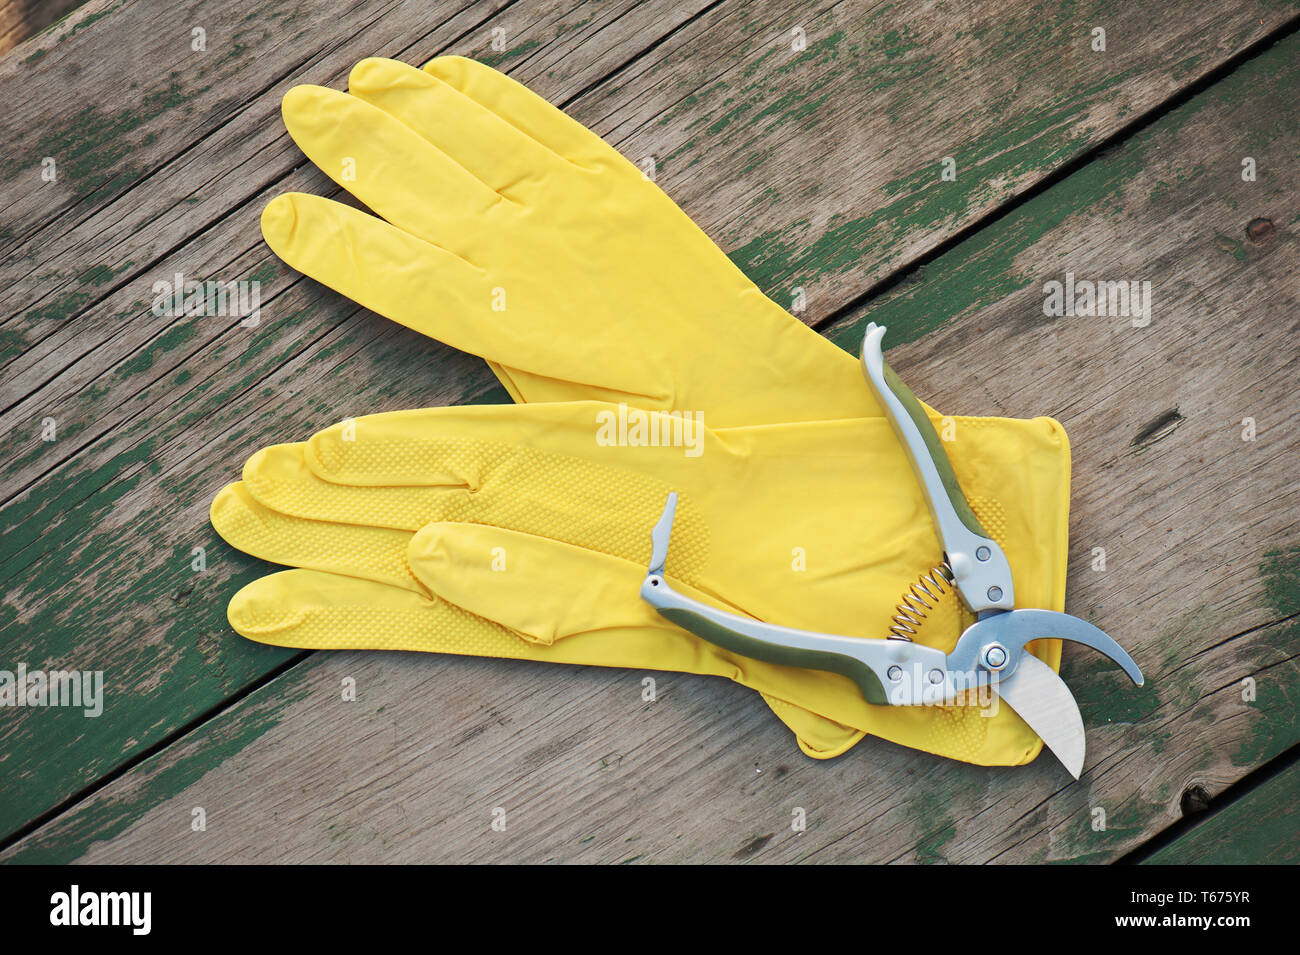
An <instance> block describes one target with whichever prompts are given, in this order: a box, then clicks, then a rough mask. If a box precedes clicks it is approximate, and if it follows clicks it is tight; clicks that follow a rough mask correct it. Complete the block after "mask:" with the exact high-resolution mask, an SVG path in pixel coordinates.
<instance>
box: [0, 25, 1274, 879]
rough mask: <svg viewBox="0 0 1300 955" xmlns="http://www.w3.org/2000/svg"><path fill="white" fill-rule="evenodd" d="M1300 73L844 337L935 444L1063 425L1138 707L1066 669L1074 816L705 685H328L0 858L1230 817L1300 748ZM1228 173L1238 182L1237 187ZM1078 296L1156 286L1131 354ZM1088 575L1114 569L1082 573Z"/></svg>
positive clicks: (1075, 589)
mask: <svg viewBox="0 0 1300 955" xmlns="http://www.w3.org/2000/svg"><path fill="white" fill-rule="evenodd" d="M1298 49H1300V43H1298V42H1297V40H1296V39H1295V38H1294V37H1293V38H1291V39H1288V40H1287V41H1286V42H1285V43H1284V44H1282V45H1279V46H1278V47H1276V48H1274V49H1273V50H1271V51H1269V52H1267V53H1266V54H1264V55H1261V56H1260V57H1258V58H1256V59H1255V60H1253V61H1252V62H1250V63H1249V64H1248V65H1247V66H1245V67H1243V68H1241V69H1240V70H1238V71H1237V72H1235V73H1234V74H1233V75H1232V76H1230V77H1229V78H1228V79H1226V80H1224V81H1223V82H1221V83H1219V84H1217V85H1216V86H1214V87H1213V88H1212V89H1211V90H1210V91H1208V92H1207V93H1205V94H1202V95H1200V96H1197V97H1195V98H1194V99H1192V100H1191V101H1189V102H1188V103H1187V104H1185V105H1184V106H1182V107H1180V108H1179V109H1177V110H1176V111H1174V112H1173V113H1171V114H1170V115H1169V116H1167V117H1165V118H1164V119H1162V120H1161V121H1160V122H1159V123H1157V124H1155V125H1154V126H1152V127H1151V128H1150V129H1149V130H1146V131H1145V132H1143V133H1142V134H1141V135H1139V136H1137V137H1135V138H1133V139H1132V140H1131V141H1129V142H1127V143H1125V144H1124V145H1123V146H1122V147H1121V148H1117V149H1116V150H1115V151H1113V152H1111V153H1109V154H1107V155H1106V156H1104V157H1102V158H1100V159H1098V160H1097V161H1096V162H1094V163H1091V164H1089V165H1088V166H1086V167H1085V168H1083V169H1082V170H1080V171H1078V172H1076V173H1074V174H1073V175H1071V176H1070V177H1069V178H1067V179H1066V180H1064V181H1062V182H1061V183H1059V184H1057V185H1055V186H1053V187H1052V188H1051V189H1048V190H1046V191H1045V192H1044V193H1043V194H1042V195H1040V196H1037V197H1036V198H1034V199H1033V200H1031V201H1029V202H1028V203H1026V204H1025V205H1024V206H1022V207H1021V208H1019V209H1017V210H1016V211H1015V212H1014V213H1012V214H1010V215H1008V216H1006V217H1004V218H1003V219H1000V220H999V221H997V222H996V223H993V224H992V225H990V226H989V227H988V228H986V229H984V230H982V231H980V232H979V233H978V234H976V235H975V236H973V237H972V238H970V239H968V240H966V241H964V242H962V243H960V244H959V245H957V246H955V247H954V248H953V249H952V250H950V251H949V252H948V253H946V254H945V255H943V256H941V257H940V258H938V259H937V260H936V261H934V262H933V263H931V265H930V266H929V267H928V268H927V269H926V271H925V273H924V275H923V276H920V277H918V279H917V280H916V281H914V282H911V283H909V284H906V285H903V286H901V287H899V288H898V289H896V290H895V291H894V292H893V293H892V294H890V295H888V296H886V297H883V298H881V299H879V300H876V301H874V302H872V303H871V304H870V306H869V308H868V309H867V310H866V311H865V312H864V313H863V314H858V315H854V316H852V317H851V318H850V319H848V320H846V321H845V322H844V323H843V324H842V325H841V326H839V327H837V328H836V329H835V330H834V331H835V334H836V335H837V337H839V338H840V339H842V340H844V341H845V342H850V341H852V340H854V339H855V338H856V337H857V336H858V335H859V334H860V326H861V324H862V323H863V322H865V321H866V320H867V318H872V319H874V320H876V321H883V322H885V323H886V324H889V325H890V327H891V328H897V329H900V330H903V331H905V332H906V335H905V336H904V337H907V336H912V335H917V334H920V333H921V332H924V331H925V330H926V329H934V330H935V332H934V334H930V335H928V336H926V337H924V338H920V339H918V340H915V341H913V342H912V343H911V344H908V345H905V346H903V347H900V348H897V349H895V350H894V351H892V352H891V362H892V363H893V364H894V365H895V367H897V368H899V369H900V373H903V374H904V375H905V377H906V378H907V380H908V381H909V383H912V384H914V387H916V389H917V391H918V393H920V394H922V395H924V396H926V397H927V398H928V399H931V400H933V402H934V403H935V404H936V406H938V407H940V408H942V409H944V410H948V411H951V412H953V413H962V412H964V413H975V412H981V413H987V412H998V413H1006V414H1015V415H1029V414H1036V413H1050V414H1053V415H1055V416H1056V417H1058V418H1059V419H1060V420H1062V421H1063V423H1064V424H1065V425H1066V427H1067V429H1068V430H1069V432H1070V434H1071V436H1072V440H1073V445H1074V449H1075V461H1074V473H1075V492H1074V497H1075V512H1074V521H1073V530H1074V539H1073V545H1072V552H1071V553H1072V561H1071V572H1072V573H1071V588H1072V590H1071V599H1070V604H1069V608H1068V609H1070V610H1071V611H1072V612H1074V613H1077V614H1080V615H1081V616H1084V617H1086V618H1089V619H1092V620H1093V621H1094V622H1096V623H1097V624H1098V625H1099V626H1102V627H1104V628H1106V629H1107V630H1109V631H1110V632H1112V633H1114V634H1115V635H1116V636H1117V637H1118V638H1119V639H1120V640H1121V641H1122V642H1123V643H1125V645H1126V646H1128V647H1130V648H1131V649H1132V650H1133V651H1134V654H1135V656H1136V657H1137V658H1138V660H1139V662H1140V663H1141V664H1142V666H1143V668H1144V670H1146V672H1147V674H1148V678H1149V684H1148V688H1147V689H1146V690H1144V691H1135V690H1131V689H1130V688H1127V687H1124V686H1122V680H1123V678H1122V676H1120V675H1119V674H1118V672H1117V671H1115V670H1113V668H1111V667H1110V666H1109V665H1104V664H1101V663H1100V662H1099V661H1098V660H1097V659H1096V658H1095V657H1091V656H1089V655H1088V653H1087V652H1086V651H1078V650H1067V656H1066V664H1065V668H1064V671H1063V673H1064V676H1065V679H1066V680H1067V682H1068V683H1069V684H1070V686H1071V688H1072V689H1073V691H1074V692H1075V694H1076V696H1077V697H1078V699H1079V701H1080V704H1081V707H1082V709H1083V712H1084V718H1085V722H1086V723H1087V725H1088V726H1089V746H1090V757H1089V764H1088V770H1087V773H1086V775H1085V779H1084V782H1083V783H1082V784H1081V785H1068V786H1067V785H1064V784H1063V781H1062V774H1061V772H1060V770H1059V768H1058V767H1056V766H1055V764H1053V763H1052V762H1051V761H1050V760H1049V759H1042V760H1039V761H1038V762H1037V763H1035V764H1034V765H1033V766H1030V767H1026V768H1021V769H1004V770H990V769H981V768H977V767H970V766H963V765H959V764H954V763H949V762H944V761H941V760H937V759H934V758H930V757H926V756H924V755H923V754H918V753H914V752H909V751H903V750H901V749H898V748H896V747H892V746H889V745H887V744H883V743H879V742H875V741H866V742H864V743H863V744H861V745H860V746H858V747H857V748H855V750H854V751H853V752H851V753H850V754H848V755H847V756H845V757H843V758H841V759H839V760H836V761H833V762H831V763H814V762H812V761H810V760H807V759H804V758H803V757H800V756H798V755H797V754H796V753H795V752H794V750H793V747H792V744H791V742H790V740H789V738H788V735H787V734H786V733H785V732H784V730H783V729H781V728H780V727H779V726H777V725H776V724H775V721H773V720H772V719H771V718H770V716H767V715H766V714H765V713H764V711H763V710H762V707H761V706H760V705H759V704H758V703H757V702H756V701H754V700H753V698H752V696H751V695H749V694H747V693H744V692H742V691H740V690H739V689H737V688H735V687H732V686H729V685H726V684H722V683H720V682H719V681H706V680H701V679H694V678H688V677H677V676H671V675H662V676H659V677H658V679H659V682H660V693H659V701H658V702H657V703H655V704H652V705H650V704H644V703H642V702H641V699H640V679H641V677H642V674H639V673H615V672H606V671H594V670H577V669H572V668H546V667H542V666H534V665H528V664H522V663H501V662H497V661H476V660H455V659H442V658H418V657H410V656H402V655H387V654H370V655H359V654H330V655H316V656H314V657H313V658H311V660H310V661H309V662H307V663H306V664H304V665H302V666H300V667H297V668H295V669H294V670H293V671H291V672H290V673H288V674H286V675H284V676H281V677H279V678H277V679H276V680H274V681H272V682H271V683H269V684H268V685H267V686H265V687H263V688H261V689H259V690H257V691H255V692H253V693H252V694H250V695H249V697H248V698H247V699H245V700H243V701H241V702H240V703H239V704H238V705H236V706H234V707H231V708H230V709H229V710H227V711H226V712H223V713H222V714H221V715H219V716H218V717H216V718H215V719H213V720H211V721H209V722H208V723H206V724H204V725H203V727H201V728H200V730H199V731H197V732H195V733H193V734H190V735H189V736H187V737H186V738H185V739H184V740H183V741H182V742H181V743H180V744H178V745H176V746H172V747H170V748H168V749H167V750H165V751H163V752H161V753H159V754H157V755H156V756H154V757H153V758H151V759H149V760H147V761H146V762H144V763H142V764H141V765H139V766H137V767H135V768H133V769H132V770H130V771H129V772H128V773H126V774H125V775H124V776H123V777H122V778H120V779H118V780H116V781H114V782H112V783H110V784H109V785H107V786H105V787H104V788H103V789H102V790H101V791H99V792H97V793H95V794H94V795H93V796H91V797H90V798H88V799H86V800H84V801H82V802H81V803H80V804H78V805H77V806H76V807H75V808H74V809H72V810H71V811H69V812H67V813H65V814H63V815H61V816H60V817H59V818H57V819H55V820H54V821H52V822H50V823H49V824H48V825H46V826H44V827H42V828H41V829H40V830H38V831H37V832H35V833H33V834H32V835H30V836H29V837H27V838H25V839H23V840H22V841H21V842H19V843H18V844H16V845H15V846H14V847H12V848H11V849H10V850H9V851H8V852H7V853H5V856H4V857H5V858H7V859H16V860H24V861H34V860H66V859H74V858H75V859H83V860H96V861H108V860H118V861H120V860H126V859H130V860H135V861H141V860H150V861H166V860H172V859H181V858H184V859H187V860H190V861H200V860H212V861H226V860H233V859H236V858H239V859H271V858H275V859H278V860H290V859H294V860H311V861H322V860H327V859H335V860H341V859H348V860H352V861H366V860H374V859H378V858H381V857H383V858H387V859H391V860H394V861H414V860H420V861H450V860H459V861H487V860H512V861H541V860H546V859H557V860H566V861H567V860H574V861H627V860H630V859H634V858H636V859H648V860H655V861H667V860H678V859H691V860H716V861H726V860H731V859H755V860H763V861H798V860H813V861H867V860H871V861H937V860H949V861H1046V860H1105V859H1111V858H1115V857H1117V856H1119V855H1122V854H1123V853H1125V852H1127V851H1129V850H1130V849H1132V848H1133V847H1134V846H1136V845H1138V844H1140V843H1141V842H1143V841H1144V840H1145V839H1147V838H1149V837H1150V835H1151V834H1153V833H1155V832H1158V831H1159V830H1160V829H1162V828H1164V827H1165V826H1166V825H1168V824H1169V822H1171V821H1172V820H1174V819H1176V818H1178V816H1179V803H1180V797H1181V794H1182V792H1183V791H1184V790H1185V789H1186V788H1188V787H1190V786H1194V785H1196V786H1201V787H1202V788H1204V789H1205V790H1206V791H1207V792H1209V793H1211V794H1213V793H1216V792H1219V791H1222V790H1223V789H1224V788H1225V787H1226V786H1227V785H1229V784H1230V783H1232V782H1233V781H1235V780H1237V779H1239V778H1241V777H1242V775H1244V774H1245V773H1246V772H1247V771H1249V769H1251V768H1253V767H1254V766H1258V765H1260V764H1262V763H1263V762H1266V761H1267V760H1268V759H1270V758H1272V757H1273V756H1275V755H1276V754H1277V753H1279V752H1281V751H1283V750H1284V749H1287V748H1289V747H1290V746H1292V745H1294V744H1295V742H1296V740H1297V738H1300V727H1297V717H1296V712H1297V710H1296V707H1295V705H1294V699H1295V698H1296V696H1297V694H1300V672H1298V671H1300V663H1298V661H1297V650H1298V648H1300V640H1298V639H1297V632H1296V629H1297V624H1296V622H1295V617H1296V615H1297V613H1300V591H1297V588H1296V580H1297V577H1298V576H1300V571H1298V569H1297V556H1298V555H1300V532H1298V530H1300V529H1298V528H1297V525H1296V521H1295V516H1294V515H1295V513H1296V505H1297V503H1298V500H1297V495H1298V494H1300V492H1298V491H1297V487H1296V485H1295V482H1294V480H1293V478H1292V476H1291V473H1290V470H1289V468H1290V465H1289V461H1288V458H1287V455H1286V453H1285V452H1286V450H1287V449H1289V448H1293V447H1294V446H1295V445H1296V430H1297V425H1296V423H1295V416H1294V414H1292V413H1291V412H1290V408H1289V405H1288V400H1289V397H1288V396H1289V395H1291V393H1292V391H1293V386H1294V379H1295V373H1296V365H1297V359H1296V356H1295V351H1294V348H1292V347H1290V346H1289V343H1290V342H1291V341H1292V340H1293V336H1294V334H1295V330H1296V329H1295V324H1296V319H1295V315H1296V305H1297V302H1296V298H1297V289H1296V285H1295V282H1294V280H1293V279H1294V274H1295V272H1296V269H1297V265H1300V263H1298V262H1297V254H1296V239H1295V229H1296V223H1297V221H1298V220H1297V215H1296V213H1295V208H1296V197H1297V195H1298V194H1300V182H1298V181H1297V173H1296V172H1295V169H1294V164H1293V163H1292V162H1291V157H1293V156H1294V155H1295V153H1296V149H1297V146H1298V145H1300V123H1298V122H1297V110H1296V107H1295V105H1294V103H1293V102H1292V100H1290V99H1288V98H1287V96H1286V91H1287V90H1289V89H1292V88H1293V87H1294V85H1295V83H1296V80H1297V73H1300V57H1297V51H1298ZM1243 156H1250V157H1252V158H1254V160H1255V161H1256V164H1257V168H1258V170H1259V178H1258V181H1255V182H1243V181H1242V179H1241V168H1242V167H1241V159H1242V157H1243ZM1260 220H1264V221H1266V222H1267V223H1270V224H1271V225H1269V226H1265V225H1262V224H1261V222H1260ZM1067 271H1072V272H1074V273H1075V274H1076V275H1079V276H1081V277H1084V276H1091V277H1096V278H1103V279H1108V280H1119V279H1125V280H1128V279H1133V280H1144V279H1149V280H1151V281H1153V283H1154V286H1155V289H1156V307H1155V310H1154V312H1153V315H1152V319H1151V322H1150V324H1149V325H1148V326H1146V327H1143V328H1134V327H1133V326H1132V324H1131V322H1130V321H1128V320H1124V319H1120V320H1116V319H1107V318H1083V317H1075V318H1057V319H1047V318H1045V317H1044V315H1043V312H1042V306H1043V294H1042V291H1041V287H1042V284H1043V283H1044V282H1045V281H1048V280H1050V279H1056V278H1061V277H1063V276H1064V274H1065V273H1066V272H1067ZM941 315H942V316H949V319H948V320H947V321H944V322H942V323H938V322H936V317H937V316H941ZM1225 329H1231V334H1225ZM1207 355H1212V356H1213V361H1210V360H1207V359H1206V357H1205V356H1207ZM296 372H297V369H296V368H290V369H289V370H287V371H286V375H287V378H286V379H285V380H291V379H292V376H293V375H294V374H295V373H296ZM1171 409H1177V412H1176V413H1175V414H1170V413H1169V412H1170V410H1171ZM332 410H337V409H332ZM1244 417H1253V418H1255V420H1256V422H1257V426H1258V437H1257V438H1256V440H1255V441H1251V442H1247V441H1243V440H1242V437H1241V434H1242V426H1241V423H1240V422H1241V419H1242V418H1244ZM1096 547H1104V548H1105V549H1106V551H1107V564H1106V568H1107V569H1106V570H1104V571H1101V570H1094V569H1093V566H1092V565H1093V561H1094V560H1095V557H1094V554H1093V549H1094V548H1096ZM203 586H206V583H204V584H203ZM222 586H225V584H224V583H223V584H222ZM209 597H210V599H214V600H215V599H216V598H217V595H216V594H210V595H209ZM345 675H346V676H351V677H353V678H355V679H356V680H357V682H358V686H359V687H361V688H362V698H361V701H360V702H359V703H357V704H355V705H352V706H353V709H351V710H349V709H347V706H348V705H349V704H343V703H341V702H339V699H338V686H339V681H340V679H341V678H342V677H343V676H345ZM1247 679H1250V680H1253V681H1254V685H1255V696H1254V698H1253V699H1251V700H1246V699H1243V696H1242V684H1243V681H1245V680H1247ZM497 806H502V807H505V808H506V809H507V812H508V813H509V815H510V818H513V819H515V820H516V822H515V823H513V824H508V827H507V831H506V833H504V834H501V833H494V832H492V831H491V830H490V828H489V825H490V822H491V813H492V810H493V809H494V808H495V807H497ZM194 807H204V808H205V809H207V810H208V815H209V818H210V819H211V820H213V822H212V824H211V825H210V827H209V829H208V831H207V832H206V833H194V832H192V831H191V830H190V828H189V819H190V813H191V811H192V810H193V808H194ZM795 808H803V809H805V810H806V811H807V813H808V818H809V828H808V830H807V831H806V832H803V833H796V832H793V831H792V830H791V828H790V820H791V813H792V811H793V809H795ZM1098 809H1101V810H1104V813H1105V816H1106V825H1105V828H1104V829H1095V828H1094V825H1095V823H1096V821H1097V820H1098V815H1097V812H1096V810H1098Z"/></svg>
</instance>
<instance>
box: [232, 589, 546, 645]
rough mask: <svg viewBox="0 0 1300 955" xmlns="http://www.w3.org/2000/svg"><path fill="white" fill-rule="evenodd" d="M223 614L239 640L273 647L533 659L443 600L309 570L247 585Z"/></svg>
mask: <svg viewBox="0 0 1300 955" xmlns="http://www.w3.org/2000/svg"><path fill="white" fill-rule="evenodd" d="M227 616H228V617H229V619H230V625H231V626H232V627H234V628H235V630H236V632H238V633H239V634H241V635H242V636H245V637H247V638H248V639H250V640H256V641H258V642H259V643H269V644H273V645H275V646H279V647H301V648H304V649H320V650H422V651H428V652H438V653H458V654H463V655H466V656H490V657H504V658H515V657H529V656H534V657H535V656H536V654H531V653H530V652H529V644H528V643H526V642H525V641H523V640H520V639H519V638H518V637H517V636H516V635H515V634H512V633H510V632H509V631H508V630H506V628H504V627H502V626H501V625H499V624H496V623H493V622H492V621H490V620H485V619H483V618H482V617H475V616H474V615H473V614H470V613H467V612H466V611H464V610H462V609H461V608H459V607H456V606H454V605H452V604H449V603H446V602H445V601H440V600H436V599H433V598H431V597H429V596H428V595H427V594H424V593H416V592H414V591H411V590H407V589H404V588H401V587H392V586H388V585H386V584H382V583H377V582H374V581H370V580H362V579H359V578H356V577H348V576H340V575H338V574H331V573H324V572H321V571H316V570H287V571H282V572H281V573H278V574H270V575H269V576H266V577H262V578H260V579H258V580H255V581H253V582H252V583H251V584H249V585H248V586H246V587H244V588H243V589H242V590H240V591H239V592H238V593H237V594H235V596H234V597H233V598H232V599H231V601H230V606H229V608H228V609H227Z"/></svg>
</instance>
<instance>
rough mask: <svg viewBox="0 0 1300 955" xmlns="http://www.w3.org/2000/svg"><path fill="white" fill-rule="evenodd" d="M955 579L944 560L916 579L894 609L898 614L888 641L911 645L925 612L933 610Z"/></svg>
mask: <svg viewBox="0 0 1300 955" xmlns="http://www.w3.org/2000/svg"><path fill="white" fill-rule="evenodd" d="M955 579H956V578H954V577H953V573H952V567H950V566H949V565H948V562H947V561H946V560H945V561H944V562H943V563H942V564H940V565H939V566H938V567H931V568H930V569H929V571H927V572H926V573H924V574H922V575H921V576H920V577H918V578H917V581H916V583H914V584H912V586H911V588H910V589H909V590H908V592H907V593H905V594H903V602H902V603H900V604H899V605H898V606H897V607H896V608H894V609H896V610H897V611H898V613H896V614H894V624H893V626H891V627H890V628H889V639H890V640H906V641H907V642H908V643H911V642H912V638H913V637H915V636H916V635H917V633H918V632H919V630H920V627H921V624H922V623H923V622H924V621H925V619H926V611H927V610H933V609H934V608H935V606H936V605H937V604H938V603H939V598H940V597H942V596H943V595H944V594H946V593H947V592H948V588H949V587H951V586H952V585H953V581H954V580H955Z"/></svg>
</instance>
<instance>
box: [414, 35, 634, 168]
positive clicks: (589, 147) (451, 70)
mask: <svg viewBox="0 0 1300 955" xmlns="http://www.w3.org/2000/svg"><path fill="white" fill-rule="evenodd" d="M424 71H425V72H426V73H428V74H430V75H431V76H435V77H437V78H438V79H439V80H441V81H443V82H444V83H446V84H448V85H449V86H451V87H453V88H454V89H456V90H458V91H460V92H461V93H463V94H464V95H465V96H466V97H468V98H469V99H471V100H473V101H474V102H476V103H478V104H480V105H481V106H483V107H485V108H486V109H489V110H491V111H492V112H494V113H496V115H498V116H500V117H501V118H502V119H503V120H505V121H506V122H507V123H509V124H510V125H511V126H514V127H515V128H516V129H519V130H521V131H522V132H523V133H525V134H526V135H528V136H529V137H530V138H532V139H534V140H536V141H537V142H539V143H541V144H542V145H543V146H545V147H546V148H547V149H549V150H551V151H552V152H554V153H557V154H558V155H560V156H563V157H565V158H566V159H568V160H569V161H570V162H573V163H577V164H578V165H580V166H587V167H589V168H592V167H595V166H604V167H606V168H619V167H622V168H625V169H627V170H628V171H630V172H633V173H636V174H637V175H638V176H639V175H640V173H639V172H637V170H636V169H635V167H633V166H632V165H631V164H630V163H629V162H628V161H627V160H626V159H624V158H623V156H622V155H621V154H620V153H619V152H618V151H617V150H616V149H614V148H613V147H612V146H610V145H609V144H608V143H606V142H605V141H604V140H603V139H601V138H600V137H599V136H597V135H596V134H595V133H593V132H592V131H591V130H589V129H587V128H586V127H585V126H583V125H582V124H581V123H579V122H578V121H577V120H575V119H573V118H572V117H570V116H568V115H567V114H565V113H564V112H563V111H562V110H559V109H556V108H555V107H554V106H552V105H551V104H550V103H548V102H547V101H546V100H545V99H543V98H542V97H540V96H538V95H537V94H536V93H534V92H533V91H532V90H530V89H528V88H527V87H525V86H523V85H521V84H519V83H516V82H515V81H514V80H512V79H510V77H508V76H506V75H505V74H504V73H500V72H498V71H497V70H494V69H492V67H490V66H486V65H484V64H482V63H479V62H476V61H475V60H470V59H467V58H465V57H463V56H440V57H438V58H437V59H434V60H430V61H429V62H428V63H426V64H425V65H424Z"/></svg>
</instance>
